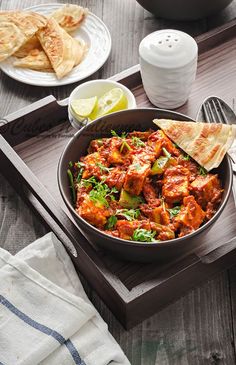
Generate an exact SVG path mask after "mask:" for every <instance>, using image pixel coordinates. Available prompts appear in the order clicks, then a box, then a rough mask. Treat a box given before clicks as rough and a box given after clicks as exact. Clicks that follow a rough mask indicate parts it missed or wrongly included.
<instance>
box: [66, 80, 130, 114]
mask: <svg viewBox="0 0 236 365" xmlns="http://www.w3.org/2000/svg"><path fill="white" fill-rule="evenodd" d="M99 83H101V84H110V85H114V87H120V88H121V89H122V90H125V92H126V93H127V95H129V96H128V97H129V98H130V104H132V106H131V107H130V108H129V107H128V108H129V109H134V108H135V107H137V103H136V99H135V96H134V94H133V93H132V91H131V90H130V89H129V88H128V87H127V86H125V85H123V84H122V83H121V82H119V81H116V80H110V79H95V80H88V81H86V82H83V83H81V84H80V85H78V86H76V87H75V88H74V89H73V90H72V91H71V93H70V95H69V98H68V108H70V107H71V102H72V100H74V99H73V96H74V94H75V93H76V91H77V90H79V89H81V90H82V89H83V87H86V86H87V85H91V84H99ZM128 101H129V100H128ZM125 110H127V109H125Z"/></svg>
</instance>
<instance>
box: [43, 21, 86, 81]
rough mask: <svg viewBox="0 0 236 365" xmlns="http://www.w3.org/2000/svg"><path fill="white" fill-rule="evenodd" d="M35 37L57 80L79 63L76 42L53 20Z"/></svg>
mask: <svg viewBox="0 0 236 365" xmlns="http://www.w3.org/2000/svg"><path fill="white" fill-rule="evenodd" d="M37 37H38V39H39V41H40V43H41V46H42V47H43V49H44V51H45V53H46V54H47V56H48V58H49V60H50V62H51V64H52V67H53V69H54V71H55V73H56V75H57V78H58V79H61V78H62V77H63V76H65V75H67V74H68V73H69V72H70V71H71V70H72V68H73V67H74V66H75V65H76V62H78V61H79V55H78V47H79V44H78V42H76V41H75V40H74V39H73V38H72V37H71V36H70V35H69V34H68V33H67V32H66V31H65V30H64V29H62V28H61V27H60V26H59V25H58V23H57V22H56V20H55V19H54V18H50V19H49V20H48V23H47V26H46V27H45V28H43V29H41V30H39V31H38V32H37Z"/></svg>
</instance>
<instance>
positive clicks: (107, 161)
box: [67, 130, 223, 243]
mask: <svg viewBox="0 0 236 365" xmlns="http://www.w3.org/2000/svg"><path fill="white" fill-rule="evenodd" d="M67 173H68V177H69V181H70V189H71V195H72V200H73V204H74V208H75V210H76V212H77V213H78V214H79V216H80V217H81V218H83V219H84V220H85V221H87V222H88V223H89V224H91V225H93V226H94V227H96V228H97V229H99V230H100V231H102V232H103V233H106V234H108V235H110V236H113V237H116V238H120V239H124V240H129V241H136V242H137V241H138V242H150V243H151V242H158V241H167V240H172V239H174V238H178V237H183V236H185V235H187V234H189V233H192V232H194V231H196V230H197V229H198V228H199V227H200V226H201V225H203V224H204V223H205V222H207V221H209V220H210V219H211V218H212V217H213V215H214V214H215V212H216V211H217V209H218V207H219V205H220V203H221V200H222V194H223V189H222V186H221V182H220V180H219V177H218V175H217V174H214V173H208V172H207V171H206V170H205V169H204V168H203V167H201V166H200V165H198V164H197V163H196V162H195V161H194V160H193V159H192V158H191V157H190V156H189V155H187V154H186V153H184V152H183V151H182V150H181V149H180V148H179V147H178V146H177V145H176V144H174V143H173V142H172V141H171V140H170V139H169V138H168V137H167V135H166V134H165V133H164V132H163V131H162V130H155V131H154V130H148V131H133V132H129V133H125V132H124V133H122V134H120V135H118V134H117V133H116V132H115V131H114V130H112V131H111V136H110V137H107V138H100V139H94V140H92V141H91V142H90V144H89V147H88V153H87V154H86V155H85V156H82V157H80V159H79V161H73V162H70V163H69V167H68V171H67Z"/></svg>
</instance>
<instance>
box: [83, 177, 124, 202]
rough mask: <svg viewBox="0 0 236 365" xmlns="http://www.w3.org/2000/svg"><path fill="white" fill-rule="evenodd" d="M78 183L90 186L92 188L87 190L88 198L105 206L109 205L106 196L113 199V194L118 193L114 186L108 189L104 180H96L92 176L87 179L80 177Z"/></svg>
mask: <svg viewBox="0 0 236 365" xmlns="http://www.w3.org/2000/svg"><path fill="white" fill-rule="evenodd" d="M80 184H81V185H82V186H85V187H90V186H92V190H91V191H90V192H89V198H90V199H91V200H92V201H93V202H95V203H99V204H101V205H104V206H106V207H108V206H109V204H108V201H107V198H108V197H109V198H110V199H111V200H115V197H114V195H113V194H115V193H118V190H117V189H116V188H115V187H113V188H112V189H110V188H109V187H108V185H107V184H105V183H104V180H102V181H97V180H96V179H95V177H94V176H92V177H90V178H89V179H82V180H81V182H80Z"/></svg>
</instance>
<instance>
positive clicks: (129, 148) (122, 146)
mask: <svg viewBox="0 0 236 365" xmlns="http://www.w3.org/2000/svg"><path fill="white" fill-rule="evenodd" d="M125 148H126V149H127V150H129V151H130V150H131V149H132V148H131V147H130V145H129V144H128V143H127V142H126V141H123V142H122V144H121V146H120V153H122V152H123V150H124V149H125Z"/></svg>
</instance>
